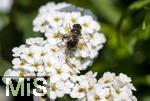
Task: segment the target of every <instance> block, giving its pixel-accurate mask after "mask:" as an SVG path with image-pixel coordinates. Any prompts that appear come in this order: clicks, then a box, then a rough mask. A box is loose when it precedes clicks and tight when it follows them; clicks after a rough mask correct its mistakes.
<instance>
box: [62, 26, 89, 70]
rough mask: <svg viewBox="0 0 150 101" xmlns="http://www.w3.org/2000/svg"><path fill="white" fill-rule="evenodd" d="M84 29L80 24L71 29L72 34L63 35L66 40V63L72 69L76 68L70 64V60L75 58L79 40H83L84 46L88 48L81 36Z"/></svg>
mask: <svg viewBox="0 0 150 101" xmlns="http://www.w3.org/2000/svg"><path fill="white" fill-rule="evenodd" d="M81 30H82V27H81V25H80V24H74V25H73V26H72V29H71V28H70V32H68V34H65V35H62V40H63V41H64V40H66V43H65V44H66V49H65V54H66V63H68V65H70V66H71V67H75V66H74V65H73V64H71V63H70V62H69V60H68V59H69V58H71V57H72V56H73V53H74V52H75V51H76V49H77V46H78V43H79V40H80V39H81V38H82V39H83V41H84V44H85V45H86V47H87V48H88V46H87V44H86V42H85V40H84V38H83V37H82V34H81Z"/></svg>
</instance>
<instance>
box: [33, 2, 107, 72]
mask: <svg viewBox="0 0 150 101" xmlns="http://www.w3.org/2000/svg"><path fill="white" fill-rule="evenodd" d="M71 9H72V11H71V12H70V11H69V10H71ZM74 24H80V25H81V27H82V30H81V35H82V36H81V38H79V43H78V45H77V49H76V51H75V52H74V56H73V57H72V58H68V60H69V61H70V63H71V64H73V65H74V66H75V67H76V68H77V69H78V70H85V69H87V67H88V66H89V65H91V63H92V62H93V59H94V58H95V57H96V56H97V55H98V51H99V50H100V49H102V48H103V44H104V43H105V41H106V39H105V36H104V35H103V34H102V33H99V31H100V25H99V23H98V22H97V21H96V20H95V19H94V18H93V17H92V16H91V15H89V13H87V11H86V10H82V9H80V8H76V7H74V6H73V5H71V4H66V3H59V4H54V3H48V4H47V5H46V6H42V7H41V8H40V9H39V14H38V16H37V17H36V18H35V20H34V21H33V25H34V28H33V30H34V31H36V32H41V33H44V34H45V36H46V38H47V40H48V42H49V43H50V44H51V45H57V46H58V44H59V46H58V48H61V49H63V48H64V54H65V48H66V44H65V43H66V42H65V41H63V42H62V35H69V34H70V30H71V29H72V26H73V25H74ZM60 43H61V44H60ZM62 52H63V51H62ZM81 59H82V61H81Z"/></svg>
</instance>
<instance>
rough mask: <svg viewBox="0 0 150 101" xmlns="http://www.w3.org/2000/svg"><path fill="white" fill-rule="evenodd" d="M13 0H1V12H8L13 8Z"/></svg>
mask: <svg viewBox="0 0 150 101" xmlns="http://www.w3.org/2000/svg"><path fill="white" fill-rule="evenodd" d="M12 4H13V0H0V12H3V13H8V12H9V11H10V10H11V6H12Z"/></svg>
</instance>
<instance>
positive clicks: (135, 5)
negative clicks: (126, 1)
mask: <svg viewBox="0 0 150 101" xmlns="http://www.w3.org/2000/svg"><path fill="white" fill-rule="evenodd" d="M149 3H150V0H138V1H135V2H134V3H132V4H131V5H130V6H129V9H130V10H138V9H141V8H143V7H144V6H146V5H147V4H149Z"/></svg>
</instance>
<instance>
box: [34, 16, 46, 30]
mask: <svg viewBox="0 0 150 101" xmlns="http://www.w3.org/2000/svg"><path fill="white" fill-rule="evenodd" d="M46 17H47V15H41V16H38V17H37V18H36V19H35V20H34V21H33V25H34V26H35V27H34V28H33V31H36V32H37V31H40V32H42V33H44V32H45V31H46V30H47V29H48V28H49V24H48V22H47V21H46Z"/></svg>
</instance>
